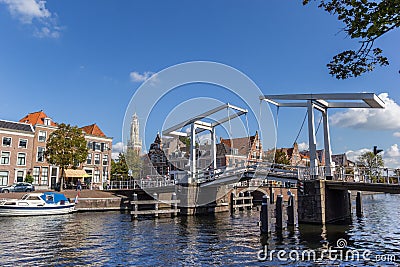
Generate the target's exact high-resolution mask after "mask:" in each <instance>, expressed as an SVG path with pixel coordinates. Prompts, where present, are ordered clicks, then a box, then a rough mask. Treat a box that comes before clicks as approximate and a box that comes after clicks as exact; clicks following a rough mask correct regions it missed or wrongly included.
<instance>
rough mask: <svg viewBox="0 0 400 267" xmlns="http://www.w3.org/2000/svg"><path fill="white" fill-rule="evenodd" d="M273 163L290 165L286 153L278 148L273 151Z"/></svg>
mask: <svg viewBox="0 0 400 267" xmlns="http://www.w3.org/2000/svg"><path fill="white" fill-rule="evenodd" d="M275 164H282V165H290V161H289V159H288V158H287V156H286V153H285V152H283V151H282V150H280V149H277V150H276V151H275Z"/></svg>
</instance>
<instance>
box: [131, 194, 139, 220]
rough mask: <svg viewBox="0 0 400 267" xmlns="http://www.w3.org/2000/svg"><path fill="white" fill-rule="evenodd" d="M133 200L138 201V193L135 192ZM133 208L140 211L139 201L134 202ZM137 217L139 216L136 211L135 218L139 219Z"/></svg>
mask: <svg viewBox="0 0 400 267" xmlns="http://www.w3.org/2000/svg"><path fill="white" fill-rule="evenodd" d="M133 201H138V195H137V194H136V193H133ZM132 209H133V211H138V210H139V205H138V204H137V203H135V204H133V206H132ZM137 217H138V215H137V213H134V214H133V218H134V219H137Z"/></svg>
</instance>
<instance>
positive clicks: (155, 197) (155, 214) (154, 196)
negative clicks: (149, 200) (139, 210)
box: [153, 193, 158, 218]
mask: <svg viewBox="0 0 400 267" xmlns="http://www.w3.org/2000/svg"><path fill="white" fill-rule="evenodd" d="M153 198H154V200H155V201H157V200H158V196H157V193H154V194H153ZM154 210H155V211H156V212H155V213H154V216H155V217H156V218H157V217H158V212H157V211H158V202H156V203H155V204H154Z"/></svg>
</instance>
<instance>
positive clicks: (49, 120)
mask: <svg viewBox="0 0 400 267" xmlns="http://www.w3.org/2000/svg"><path fill="white" fill-rule="evenodd" d="M50 124H51V119H50V118H44V125H47V126H49V125H50Z"/></svg>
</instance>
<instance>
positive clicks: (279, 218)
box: [275, 195, 284, 231]
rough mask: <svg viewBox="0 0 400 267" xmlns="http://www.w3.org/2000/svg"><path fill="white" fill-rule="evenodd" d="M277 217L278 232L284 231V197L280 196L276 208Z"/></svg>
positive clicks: (277, 198)
mask: <svg viewBox="0 0 400 267" xmlns="http://www.w3.org/2000/svg"><path fill="white" fill-rule="evenodd" d="M275 215H276V216H275V217H276V230H278V231H279V230H282V229H283V228H284V227H283V196H282V195H278V196H277V197H276V207H275Z"/></svg>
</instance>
